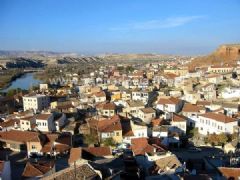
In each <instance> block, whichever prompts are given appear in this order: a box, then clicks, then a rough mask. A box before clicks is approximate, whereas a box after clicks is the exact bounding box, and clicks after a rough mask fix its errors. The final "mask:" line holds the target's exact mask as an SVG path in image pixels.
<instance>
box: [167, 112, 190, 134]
mask: <svg viewBox="0 0 240 180" xmlns="http://www.w3.org/2000/svg"><path fill="white" fill-rule="evenodd" d="M171 125H172V126H171V128H170V131H171V130H172V131H174V132H178V133H179V134H186V131H187V118H186V117H185V116H183V115H179V114H175V113H173V115H172V121H171Z"/></svg>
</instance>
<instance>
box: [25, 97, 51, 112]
mask: <svg viewBox="0 0 240 180" xmlns="http://www.w3.org/2000/svg"><path fill="white" fill-rule="evenodd" d="M49 104H50V100H49V97H48V96H46V95H42V94H36V95H26V96H23V108H24V111H26V110H29V109H32V110H34V112H36V111H41V110H43V109H45V108H47V107H48V106H49Z"/></svg>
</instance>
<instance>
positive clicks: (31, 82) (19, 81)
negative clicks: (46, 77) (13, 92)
mask: <svg viewBox="0 0 240 180" xmlns="http://www.w3.org/2000/svg"><path fill="white" fill-rule="evenodd" d="M41 82H42V81H41V80H39V79H37V78H35V73H34V72H24V71H21V72H19V73H17V74H15V75H13V76H12V77H11V78H9V81H8V82H5V83H6V84H5V86H3V88H1V89H0V92H7V91H8V90H10V89H18V88H20V89H23V90H28V89H29V88H30V87H32V86H35V85H38V84H39V83H41Z"/></svg>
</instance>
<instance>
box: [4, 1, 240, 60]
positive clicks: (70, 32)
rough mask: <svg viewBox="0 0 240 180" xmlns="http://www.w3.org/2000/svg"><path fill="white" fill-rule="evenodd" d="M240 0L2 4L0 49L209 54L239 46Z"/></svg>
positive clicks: (24, 2) (91, 52)
mask: <svg viewBox="0 0 240 180" xmlns="http://www.w3.org/2000/svg"><path fill="white" fill-rule="evenodd" d="M239 32H240V0H0V49H1V50H23V51H26V50H29V51H57V52H76V53H80V54H103V53H158V54H179V55H200V54H208V53H210V52H211V51H213V50H214V49H216V48H217V47H218V46H219V45H220V44H228V43H240V33H239Z"/></svg>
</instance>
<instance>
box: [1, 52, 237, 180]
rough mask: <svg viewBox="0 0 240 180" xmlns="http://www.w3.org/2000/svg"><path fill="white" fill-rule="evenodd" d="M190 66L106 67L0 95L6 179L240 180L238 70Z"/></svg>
mask: <svg viewBox="0 0 240 180" xmlns="http://www.w3.org/2000/svg"><path fill="white" fill-rule="evenodd" d="M191 61H192V59H191V58H189V59H182V58H180V57H176V58H173V59H172V58H171V59H166V60H161V61H154V62H151V61H150V62H149V61H147V62H141V61H138V63H127V62H124V63H115V64H114V63H112V64H109V63H103V64H102V65H100V66H99V68H97V69H94V70H92V71H91V69H89V71H90V72H87V73H84V74H81V75H80V74H78V73H77V72H74V69H72V70H69V71H68V72H64V71H59V72H58V74H57V76H56V77H55V79H57V80H58V81H60V80H61V82H56V81H55V82H54V83H53V82H50V81H48V82H47V81H46V83H40V84H39V85H38V86H36V87H34V88H32V89H29V90H25V91H22V90H21V89H20V90H17V91H12V92H11V93H6V92H5V93H2V96H0V106H1V107H0V111H1V114H0V115H1V119H0V178H1V179H3V180H10V179H46V180H48V179H49V180H50V179H52V180H53V179H56V180H62V179H131V178H132V179H147V180H150V179H173V180H175V179H176V180H177V179H187V180H188V179H193V178H195V179H239V177H240V169H239V165H240V158H239V152H240V151H239V128H240V127H239V126H240V123H239V122H240V121H239V120H240V119H239V118H240V113H239V97H240V89H239V86H240V78H239V74H240V61H237V62H236V64H234V65H233V64H227V63H221V65H204V66H201V67H200V66H199V67H195V68H194V69H190V68H189V66H188V64H189V63H191ZM75 66H81V65H80V64H76V65H75ZM63 67H65V66H63ZM1 71H2V72H4V71H7V70H6V69H5V70H4V69H2V70H1ZM60 76H61V77H65V79H63V78H62V79H61V78H59V77H60Z"/></svg>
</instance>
